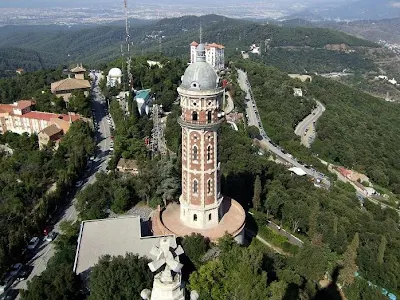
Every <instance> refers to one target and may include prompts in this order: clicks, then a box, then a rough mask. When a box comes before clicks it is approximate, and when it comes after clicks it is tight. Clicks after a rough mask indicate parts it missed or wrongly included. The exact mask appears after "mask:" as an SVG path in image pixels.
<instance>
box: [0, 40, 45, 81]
mask: <svg viewBox="0 0 400 300" xmlns="http://www.w3.org/2000/svg"><path fill="white" fill-rule="evenodd" d="M49 67H52V65H51V64H48V63H44V62H43V59H42V57H41V56H40V55H39V53H37V52H36V51H33V50H25V49H20V48H11V47H10V48H8V47H7V48H0V77H6V76H13V75H15V70H17V69H19V68H22V69H24V70H25V71H27V72H32V71H37V70H40V69H44V68H49Z"/></svg>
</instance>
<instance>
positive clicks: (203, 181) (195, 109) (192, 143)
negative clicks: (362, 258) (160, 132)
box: [178, 44, 223, 229]
mask: <svg viewBox="0 0 400 300" xmlns="http://www.w3.org/2000/svg"><path fill="white" fill-rule="evenodd" d="M178 93H179V95H180V99H181V107H182V116H181V118H180V120H179V124H180V125H181V127H182V195H181V197H180V199H179V202H180V219H181V221H182V222H183V223H184V224H186V225H187V226H189V227H193V228H200V229H205V228H210V227H214V226H216V225H218V223H219V220H220V217H221V212H220V207H221V203H222V200H223V196H222V195H221V193H220V176H219V165H218V162H217V157H218V155H217V150H218V144H217V142H218V133H217V131H218V127H219V125H220V123H221V120H220V117H221V114H220V107H221V103H222V95H223V88H222V87H221V85H220V83H219V78H218V76H217V74H216V73H215V71H214V70H213V68H212V67H211V66H210V65H209V64H208V63H206V57H205V50H204V45H203V44H200V45H199V46H198V47H197V59H196V63H195V64H192V65H191V66H189V67H188V68H187V70H186V72H185V75H184V76H183V77H182V84H181V86H180V87H179V88H178Z"/></svg>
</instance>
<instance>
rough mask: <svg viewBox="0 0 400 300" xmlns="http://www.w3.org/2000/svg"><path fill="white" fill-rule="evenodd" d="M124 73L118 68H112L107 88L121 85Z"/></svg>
mask: <svg viewBox="0 0 400 300" xmlns="http://www.w3.org/2000/svg"><path fill="white" fill-rule="evenodd" d="M121 79H122V71H121V69H118V68H112V69H111V70H110V71H109V72H108V75H107V86H111V87H113V86H116V85H119V84H121Z"/></svg>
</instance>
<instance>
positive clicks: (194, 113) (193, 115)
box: [192, 111, 198, 121]
mask: <svg viewBox="0 0 400 300" xmlns="http://www.w3.org/2000/svg"><path fill="white" fill-rule="evenodd" d="M197 119H198V114H197V111H194V112H192V121H197Z"/></svg>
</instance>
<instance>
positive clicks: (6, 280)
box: [0, 274, 15, 294]
mask: <svg viewBox="0 0 400 300" xmlns="http://www.w3.org/2000/svg"><path fill="white" fill-rule="evenodd" d="M14 280H15V277H14V276H11V275H10V274H7V275H5V276H4V277H3V279H2V280H1V281H0V294H3V293H4V292H5V291H7V289H8V288H9V287H10V286H11V285H12V284H13V282H14Z"/></svg>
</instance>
